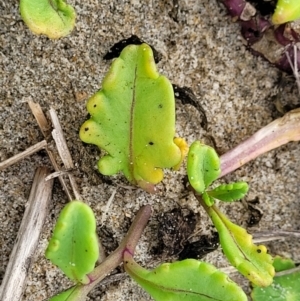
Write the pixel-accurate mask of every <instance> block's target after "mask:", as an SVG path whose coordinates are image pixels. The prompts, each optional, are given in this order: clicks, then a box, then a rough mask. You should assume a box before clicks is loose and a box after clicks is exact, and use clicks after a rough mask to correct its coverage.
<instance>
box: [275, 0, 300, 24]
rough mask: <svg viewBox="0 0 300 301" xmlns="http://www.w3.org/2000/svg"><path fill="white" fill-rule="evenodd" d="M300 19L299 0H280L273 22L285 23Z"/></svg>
mask: <svg viewBox="0 0 300 301" xmlns="http://www.w3.org/2000/svg"><path fill="white" fill-rule="evenodd" d="M297 19H300V1H299V0H278V2H277V5H276V9H275V12H274V14H273V16H272V22H273V24H283V23H286V22H290V21H295V20H297Z"/></svg>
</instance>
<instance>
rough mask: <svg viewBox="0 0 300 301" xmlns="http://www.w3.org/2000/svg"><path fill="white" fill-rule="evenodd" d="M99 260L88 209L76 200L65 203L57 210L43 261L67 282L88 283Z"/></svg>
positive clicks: (96, 242) (94, 233)
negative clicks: (51, 264) (69, 280)
mask: <svg viewBox="0 0 300 301" xmlns="http://www.w3.org/2000/svg"><path fill="white" fill-rule="evenodd" d="M98 257H99V243H98V237H97V234H96V220H95V216H94V213H93V211H92V209H91V208H90V207H89V206H88V205H86V204H84V203H83V202H80V201H72V202H70V203H68V204H67V205H66V206H65V207H64V208H63V210H62V211H61V213H60V215H59V218H58V220H57V222H56V225H55V228H54V231H53V235H52V237H51V239H50V241H49V245H48V248H47V250H46V258H48V259H50V260H51V262H52V263H53V264H55V265H57V266H58V267H59V268H60V269H61V270H62V271H63V272H64V273H65V274H66V275H67V276H68V277H69V278H70V279H72V280H74V281H76V282H80V283H84V284H86V283H89V282H90V280H89V278H88V276H87V274H88V273H90V272H91V271H93V269H94V267H95V263H96V261H97V260H98Z"/></svg>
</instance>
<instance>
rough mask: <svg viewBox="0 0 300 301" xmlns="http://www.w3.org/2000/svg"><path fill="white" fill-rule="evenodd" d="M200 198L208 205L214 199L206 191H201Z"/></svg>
mask: <svg viewBox="0 0 300 301" xmlns="http://www.w3.org/2000/svg"><path fill="white" fill-rule="evenodd" d="M202 199H203V201H204V203H205V204H206V205H207V206H208V207H210V206H212V205H213V204H214V203H215V200H214V199H213V198H212V197H211V196H210V195H209V194H208V193H207V192H206V191H204V192H203V194H202Z"/></svg>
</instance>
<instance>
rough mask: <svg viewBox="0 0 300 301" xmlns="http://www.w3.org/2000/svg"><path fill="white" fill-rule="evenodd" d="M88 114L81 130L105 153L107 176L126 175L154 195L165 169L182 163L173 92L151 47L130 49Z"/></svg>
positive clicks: (116, 63)
mask: <svg viewBox="0 0 300 301" xmlns="http://www.w3.org/2000/svg"><path fill="white" fill-rule="evenodd" d="M87 110H88V112H89V113H90V115H91V118H90V119H89V120H87V121H86V122H85V123H84V124H83V125H82V126H81V129H80V138H81V140H82V141H84V142H86V143H91V144H95V145H97V146H98V147H99V148H100V149H102V150H105V152H106V154H105V155H104V156H103V157H102V158H101V159H100V160H99V162H98V168H99V171H100V172H101V173H102V174H104V175H113V174H116V173H117V172H119V171H121V172H123V173H124V175H125V176H126V178H127V179H128V180H129V181H130V182H131V183H133V184H138V185H139V186H140V187H142V188H144V189H145V190H147V191H153V190H154V185H155V184H157V183H159V182H160V181H161V180H162V179H163V171H162V168H171V167H174V166H176V167H177V164H178V163H179V162H180V161H181V159H182V157H181V149H180V148H179V147H178V146H177V145H176V144H175V143H174V141H173V139H174V135H175V101H174V92H173V88H172V85H171V83H170V82H169V80H168V79H167V78H166V77H164V76H162V75H160V74H159V73H158V72H157V70H156V66H155V62H154V59H153V53H152V50H151V48H150V47H149V46H148V45H147V44H142V45H129V46H127V47H126V48H124V50H123V51H122V53H121V55H120V57H119V58H117V59H115V60H114V62H113V63H112V66H111V68H110V70H109V71H108V73H107V75H106V76H105V78H104V80H103V82H102V89H101V90H100V91H98V92H97V93H96V94H94V95H93V96H92V97H91V98H90V99H89V100H88V103H87Z"/></svg>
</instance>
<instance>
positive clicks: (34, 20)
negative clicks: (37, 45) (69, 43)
mask: <svg viewBox="0 0 300 301" xmlns="http://www.w3.org/2000/svg"><path fill="white" fill-rule="evenodd" d="M20 13H21V16H22V19H23V20H24V22H25V23H26V25H27V26H28V27H29V29H30V30H31V31H32V32H34V33H35V34H45V35H46V36H48V37H49V38H51V39H58V38H61V37H64V36H66V35H68V34H69V33H70V32H71V31H72V30H73V28H74V25H75V18H76V13H75V10H74V9H73V7H72V6H70V5H67V4H66V2H65V1H64V0H21V1H20Z"/></svg>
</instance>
